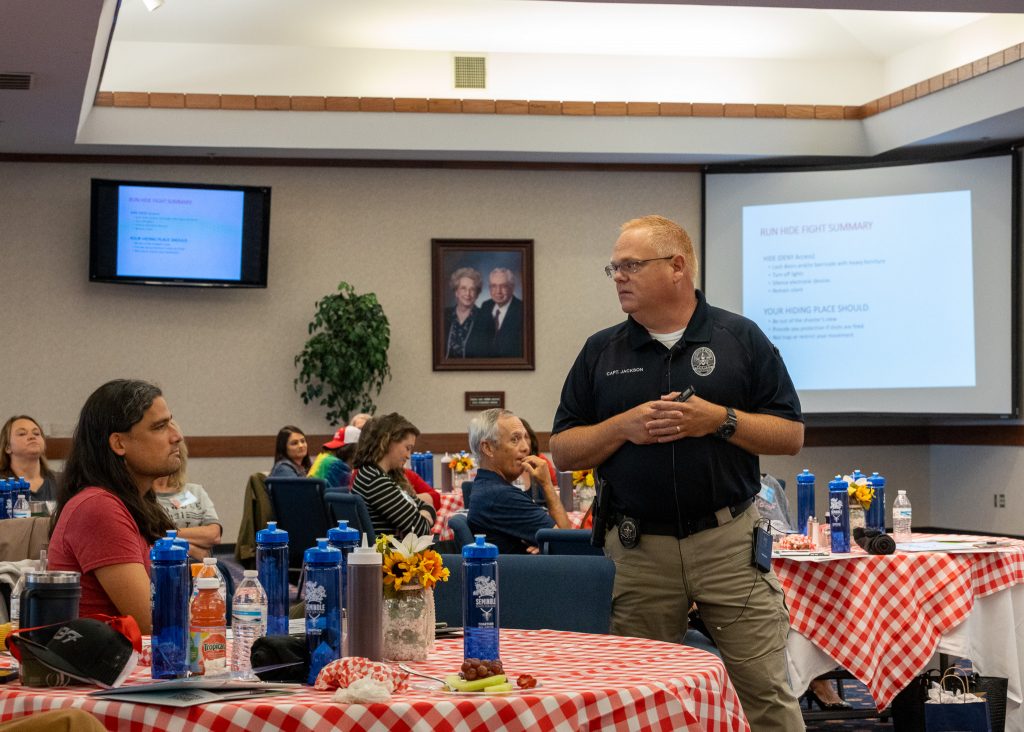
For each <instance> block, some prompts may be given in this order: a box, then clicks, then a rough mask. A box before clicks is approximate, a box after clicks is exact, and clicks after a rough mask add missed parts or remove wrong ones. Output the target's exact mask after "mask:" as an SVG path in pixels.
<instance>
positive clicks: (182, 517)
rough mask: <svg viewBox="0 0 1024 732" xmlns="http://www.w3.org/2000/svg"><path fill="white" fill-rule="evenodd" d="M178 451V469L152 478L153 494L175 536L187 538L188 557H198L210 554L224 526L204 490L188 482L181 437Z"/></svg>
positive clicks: (185, 452)
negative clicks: (165, 514)
mask: <svg viewBox="0 0 1024 732" xmlns="http://www.w3.org/2000/svg"><path fill="white" fill-rule="evenodd" d="M175 426H176V427H177V425H175ZM178 454H179V455H180V456H181V467H180V468H178V472H176V473H174V474H173V475H168V476H165V477H163V478H157V479H156V480H154V481H153V493H155V494H156V500H157V501H158V502H159V503H160V505H161V506H163V507H164V511H166V512H167V515H168V516H169V517H170V519H171V521H173V522H174V525H175V526H176V527H177V528H178V536H180V537H181V538H182V539H187V540H188V545H189V549H188V554H189V556H190V557H192V558H194V559H202V558H204V557H209V556H211V555H212V554H213V548H214V547H215V546H217V545H218V544H220V540H221V534H222V533H223V530H224V529H223V527H222V526H221V524H220V517H218V516H217V509H216V508H214V506H213V501H212V500H210V496H209V495H208V494H207V493H206V490H204V489H203V487H202V486H201V485H199V484H198V483H189V482H188V473H187V466H188V449H187V448H186V447H185V440H182V441H181V442H180V443H179V444H178Z"/></svg>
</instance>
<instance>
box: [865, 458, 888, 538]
mask: <svg viewBox="0 0 1024 732" xmlns="http://www.w3.org/2000/svg"><path fill="white" fill-rule="evenodd" d="M868 485H870V486H871V487H872V488H873V489H874V491H875V497H874V498H872V499H871V505H870V506H869V507H868V513H867V516H866V517H865V518H864V523H865V524H866V525H867V527H868V528H869V529H875V530H876V531H881V532H882V533H883V534H884V533H885V476H884V475H879V474H878V473H872V474H871V477H869V478H868Z"/></svg>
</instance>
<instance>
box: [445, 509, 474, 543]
mask: <svg viewBox="0 0 1024 732" xmlns="http://www.w3.org/2000/svg"><path fill="white" fill-rule="evenodd" d="M448 528H449V529H451V530H452V531H453V532H455V544H456V545H457V546H458V547H459V548H461V547H464V546H466V544H472V543H473V541H474V540H475V537H474V536H473V531H472V529H470V528H469V519H468V518H467V517H466V514H464V513H453V514H452V515H451V516H449V517H448Z"/></svg>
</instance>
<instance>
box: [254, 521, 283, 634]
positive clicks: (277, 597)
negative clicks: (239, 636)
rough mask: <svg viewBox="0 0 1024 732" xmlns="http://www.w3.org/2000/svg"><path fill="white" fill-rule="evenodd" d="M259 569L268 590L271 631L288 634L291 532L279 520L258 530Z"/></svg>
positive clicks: (268, 619)
mask: <svg viewBox="0 0 1024 732" xmlns="http://www.w3.org/2000/svg"><path fill="white" fill-rule="evenodd" d="M256 571H257V572H258V573H259V578H260V584H261V585H263V589H264V590H265V591H266V593H267V635H288V594H289V590H288V532H287V531H284V530H283V529H279V528H277V522H276V521H268V522H267V528H265V529H262V530H260V531H257V532H256Z"/></svg>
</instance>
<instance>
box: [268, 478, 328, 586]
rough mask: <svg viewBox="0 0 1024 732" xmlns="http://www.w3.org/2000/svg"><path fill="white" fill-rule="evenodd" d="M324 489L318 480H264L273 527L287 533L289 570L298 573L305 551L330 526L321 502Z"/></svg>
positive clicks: (323, 481)
mask: <svg viewBox="0 0 1024 732" xmlns="http://www.w3.org/2000/svg"><path fill="white" fill-rule="evenodd" d="M326 489H327V481H325V480H323V479H322V478H267V490H269V491H270V503H271V504H272V505H273V507H274V515H276V516H277V526H278V528H281V529H284V530H285V531H287V532H288V567H289V569H292V570H301V569H302V558H303V554H305V551H306V550H307V549H309V548H310V547H311V546H316V540H317V539H319V538H322V537H326V536H327V530H328V529H329V528H331V526H332V524H331V517H330V515H329V514H328V513H327V505H326V504H325V503H324V491H325V490H326Z"/></svg>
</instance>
